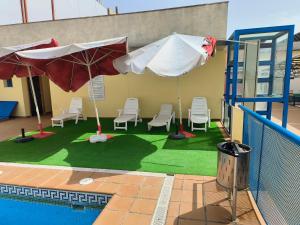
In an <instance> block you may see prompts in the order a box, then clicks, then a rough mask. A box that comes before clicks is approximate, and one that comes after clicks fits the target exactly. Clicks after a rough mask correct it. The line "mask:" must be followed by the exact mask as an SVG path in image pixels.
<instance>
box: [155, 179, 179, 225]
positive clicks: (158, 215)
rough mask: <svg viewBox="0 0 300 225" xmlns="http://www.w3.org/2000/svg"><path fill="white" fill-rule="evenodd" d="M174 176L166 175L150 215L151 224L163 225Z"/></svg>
mask: <svg viewBox="0 0 300 225" xmlns="http://www.w3.org/2000/svg"><path fill="white" fill-rule="evenodd" d="M173 182H174V176H166V177H165V180H164V184H163V186H162V189H161V192H160V196H159V199H158V202H157V205H156V208H155V211H154V215H153V217H152V221H151V225H164V224H165V222H166V217H167V213H168V207H169V202H170V198H171V193H172V187H173Z"/></svg>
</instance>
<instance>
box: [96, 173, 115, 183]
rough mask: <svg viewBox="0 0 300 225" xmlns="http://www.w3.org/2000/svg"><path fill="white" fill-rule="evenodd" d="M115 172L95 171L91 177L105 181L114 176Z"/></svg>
mask: <svg viewBox="0 0 300 225" xmlns="http://www.w3.org/2000/svg"><path fill="white" fill-rule="evenodd" d="M114 175H115V174H111V173H101V172H93V173H92V174H91V178H93V179H94V180H96V181H100V182H104V181H106V180H107V179H108V178H110V177H112V176H114Z"/></svg>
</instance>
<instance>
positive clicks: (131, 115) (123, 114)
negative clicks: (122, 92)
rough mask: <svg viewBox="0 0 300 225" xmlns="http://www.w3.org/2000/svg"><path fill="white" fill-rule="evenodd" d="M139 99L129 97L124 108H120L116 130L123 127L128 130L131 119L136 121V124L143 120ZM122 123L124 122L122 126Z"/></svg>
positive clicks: (115, 120) (115, 123)
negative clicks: (140, 114)
mask: <svg viewBox="0 0 300 225" xmlns="http://www.w3.org/2000/svg"><path fill="white" fill-rule="evenodd" d="M139 112H140V109H139V101H138V99H137V98H127V100H126V102H125V105H124V108H123V109H118V113H119V115H118V117H117V118H115V119H114V130H117V129H121V130H127V123H128V122H129V121H133V122H134V126H136V125H137V122H142V119H141V118H140V116H139ZM122 124H124V125H123V126H122Z"/></svg>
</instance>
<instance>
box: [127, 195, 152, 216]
mask: <svg viewBox="0 0 300 225" xmlns="http://www.w3.org/2000/svg"><path fill="white" fill-rule="evenodd" d="M156 204H157V201H156V200H150V199H136V200H135V201H134V203H133V205H132V207H131V209H130V212H132V213H140V214H148V215H152V214H153V213H154V210H155V207H156Z"/></svg>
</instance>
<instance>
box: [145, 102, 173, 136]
mask: <svg viewBox="0 0 300 225" xmlns="http://www.w3.org/2000/svg"><path fill="white" fill-rule="evenodd" d="M172 119H173V123H175V112H173V106H172V104H162V105H161V106H160V111H159V113H158V114H156V115H155V116H154V117H153V119H152V120H151V121H150V122H149V123H148V130H149V131H150V130H151V128H152V127H162V126H166V129H167V131H170V125H171V121H172Z"/></svg>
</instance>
